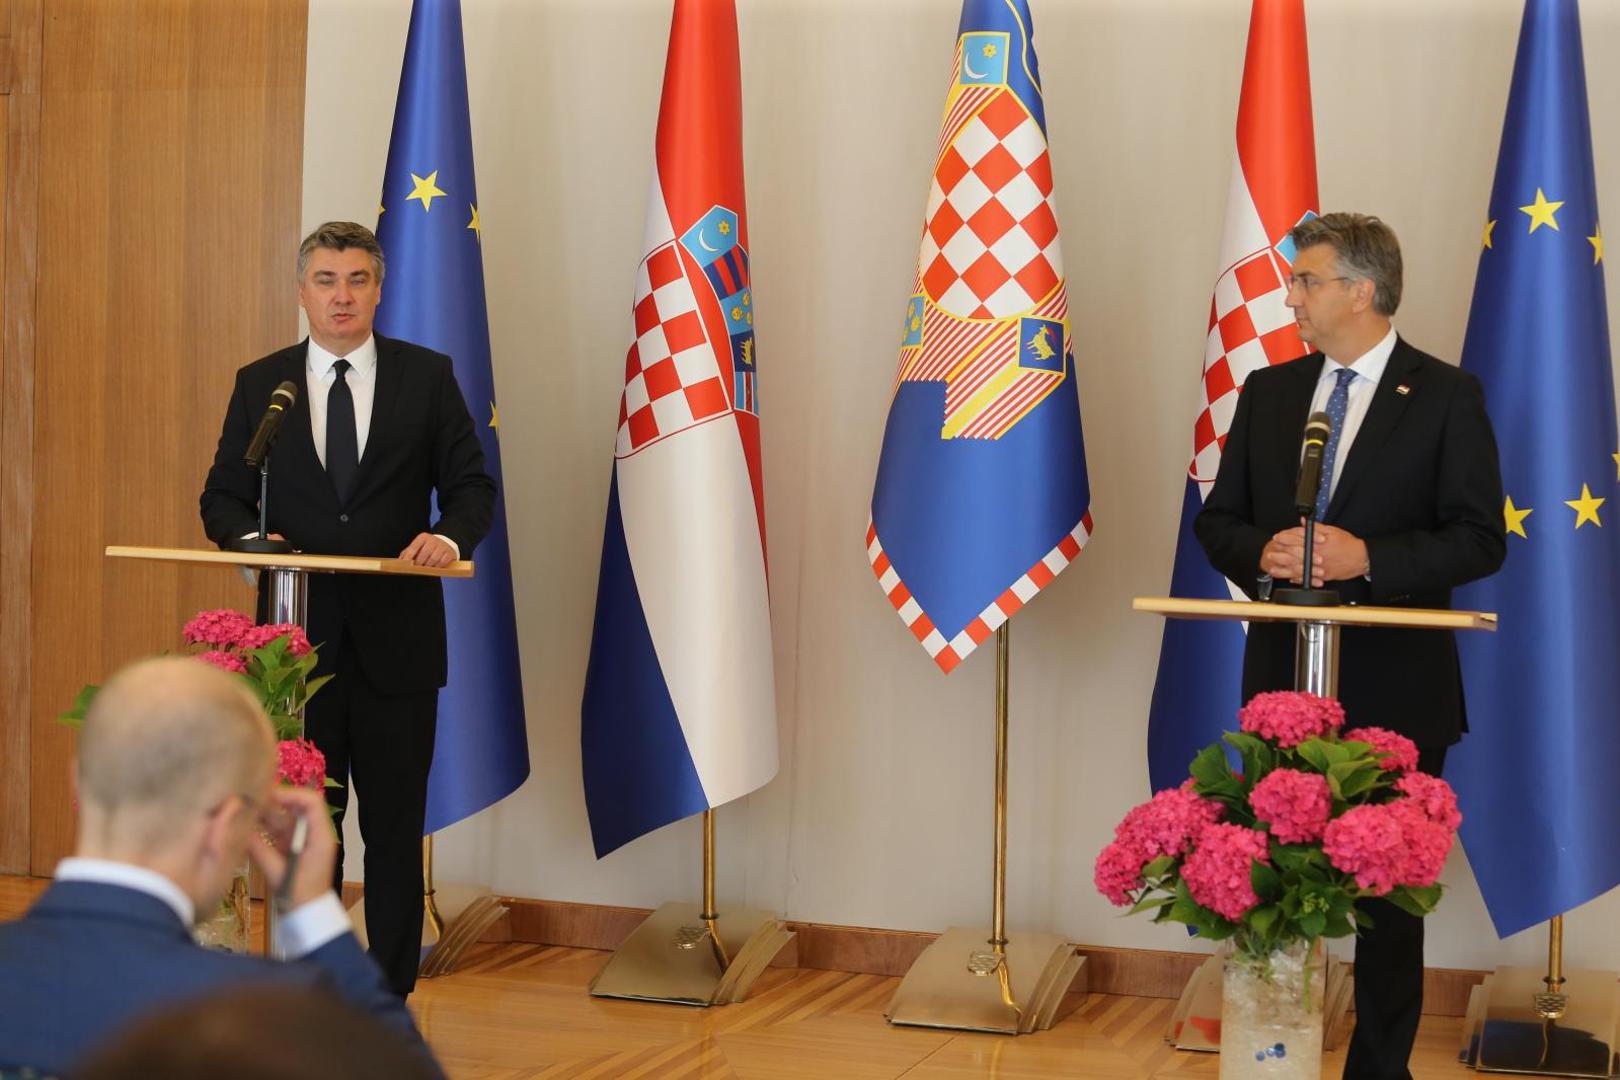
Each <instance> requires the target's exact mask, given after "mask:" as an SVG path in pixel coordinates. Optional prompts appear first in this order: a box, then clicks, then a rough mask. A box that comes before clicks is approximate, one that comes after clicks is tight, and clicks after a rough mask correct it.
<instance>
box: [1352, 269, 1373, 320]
mask: <svg viewBox="0 0 1620 1080" xmlns="http://www.w3.org/2000/svg"><path fill="white" fill-rule="evenodd" d="M1350 287H1351V289H1352V291H1353V293H1354V295H1355V299H1354V300H1353V301H1351V306H1352V307H1353V308H1354V310H1355V311H1356V313H1357V314H1360V313H1361V312H1363V311H1368V310H1370V309H1371V308H1372V306H1373V301H1374V300H1376V299H1377V298H1378V285H1377V284H1376V283H1375V282H1374V281H1373V280H1372V278H1362V279H1361V280H1360V281H1353V282H1351V283H1350Z"/></svg>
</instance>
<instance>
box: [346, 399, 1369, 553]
mask: <svg viewBox="0 0 1620 1080" xmlns="http://www.w3.org/2000/svg"><path fill="white" fill-rule="evenodd" d="M1355 377H1356V373H1355V372H1354V371H1351V370H1350V369H1349V368H1340V369H1339V382H1338V385H1336V386H1335V387H1334V388H1333V393H1331V394H1329V395H1328V404H1327V414H1328V419H1329V420H1331V421H1333V434H1331V435H1329V436H1328V442H1327V446H1325V447H1324V448H1323V449H1322V482H1321V483H1320V484H1318V485H1317V487H1316V520H1317V521H1321V520H1322V519H1323V518H1325V517H1327V508H1328V495H1329V494H1330V493H1331V492H1332V491H1333V463H1334V461H1335V460H1336V459H1337V458H1338V456H1339V436H1341V435H1343V434H1344V414H1345V411H1346V410H1347V409H1348V408H1349V406H1350V380H1352V379H1354V378H1355ZM329 445H330V444H329ZM331 452H332V451H331V450H330V449H328V450H327V453H328V454H330V453H331Z"/></svg>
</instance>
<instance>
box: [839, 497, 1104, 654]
mask: <svg viewBox="0 0 1620 1080" xmlns="http://www.w3.org/2000/svg"><path fill="white" fill-rule="evenodd" d="M1089 539H1091V512H1090V511H1089V510H1088V511H1086V514H1085V516H1084V517H1082V518H1081V519H1080V523H1079V524H1078V525H1076V526H1075V527H1074V529H1073V530H1072V531H1071V532H1070V533H1069V534H1068V535H1067V536H1065V537H1064V538H1063V539H1061V540H1059V541H1058V543H1057V546H1056V547H1054V548H1053V549H1052V550H1051V551H1049V552H1047V553H1046V555H1045V556H1043V557H1042V558H1041V561H1040V562H1038V563H1036V564H1035V565H1034V566H1032V567H1030V568H1029V569H1028V570H1027V571H1025V572H1024V573H1023V574H1022V575H1020V576H1019V578H1018V580H1017V581H1015V582H1013V583H1012V585H1010V586H1009V587H1008V588H1007V589H1006V590H1004V591H1003V592H1002V594H1001V595H1000V596H998V597H996V599H995V600H994V601H993V602H992V603H991V604H990V605H989V606H987V607H986V608H985V609H984V610H983V611H981V612H979V614H978V615H977V616H976V617H975V618H974V619H973V621H972V622H970V623H968V624H967V626H965V627H963V628H962V631H961V632H960V633H958V634H957V635H956V636H955V637H954V638H951V639H950V640H949V641H947V640H945V635H944V634H942V633H940V632H939V628H938V627H936V626H935V625H934V620H932V619H930V618H929V617H928V616H927V614H925V613H924V612H923V609H922V605H921V604H919V603H917V599H916V597H914V596H912V595H911V590H910V589H908V588H906V586H905V583H904V582H903V581H901V580H900V574H899V572H898V571H896V570H895V568H894V566H893V564H892V563H890V562H889V557H888V556H887V555H885V554H884V553H883V544H882V543H881V542H879V540H878V535H877V526H876V525H874V524H873V522H872V519H871V518H870V517H868V518H867V519H866V557H867V559H868V560H869V561H870V562H871V564H872V573H873V574H875V575H877V579H878V585H879V587H881V588H882V589H883V592H884V594H885V595H887V596H888V598H889V603H891V604H893V605H894V610H895V611H896V612H898V613H899V615H900V618H901V620H902V621H903V622H904V623H905V624H906V626H907V627H908V628H910V630H911V634H912V636H913V637H915V638H916V639H917V641H918V643H919V644H920V645H922V647H923V650H924V651H925V652H927V653H928V655H929V656H930V657H932V658H933V661H934V663H936V664H938V665H939V669H940V670H941V671H943V672H944V673H945V674H947V675H949V674H950V673H951V670H952V669H953V668H955V667H956V665H957V664H960V663H961V662H962V661H963V660H964V659H965V658H966V657H967V655H968V654H969V653H971V652H972V651H973V650H974V649H976V648H978V647H979V646H980V645H982V644H984V642H985V640H986V639H987V638H989V636H990V635H991V634H993V633H995V632H996V629H997V628H998V627H1000V626H1001V624H1002V623H1004V622H1006V621H1007V620H1008V619H1010V618H1012V617H1013V616H1014V615H1016V614H1018V611H1019V609H1021V608H1022V607H1023V606H1024V605H1025V604H1027V603H1029V601H1031V600H1033V599H1034V598H1035V594H1036V593H1038V592H1040V591H1041V590H1042V589H1044V588H1045V587H1046V585H1047V583H1048V582H1050V581H1051V580H1052V579H1053V578H1055V577H1057V576H1058V574H1060V573H1062V572H1063V569H1064V568H1065V567H1066V566H1068V565H1069V564H1070V563H1071V562H1073V561H1074V560H1075V559H1077V558H1079V557H1080V550H1081V549H1082V548H1084V547H1085V546H1086V541H1087V540H1089Z"/></svg>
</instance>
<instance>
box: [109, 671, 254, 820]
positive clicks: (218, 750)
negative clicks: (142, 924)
mask: <svg viewBox="0 0 1620 1080" xmlns="http://www.w3.org/2000/svg"><path fill="white" fill-rule="evenodd" d="M274 760H275V739H274V736H273V734H272V733H271V730H270V721H269V719H268V718H267V717H266V716H265V714H264V710H263V709H262V708H261V707H260V705H259V702H258V700H257V699H256V698H255V697H254V695H253V693H252V692H251V691H250V690H249V689H248V688H247V687H246V686H245V685H243V683H242V682H241V680H239V679H237V678H235V677H233V676H231V675H227V674H226V673H225V672H223V671H220V670H219V669H218V668H215V667H212V666H211V665H209V664H207V663H205V662H203V661H201V660H198V659H195V658H191V657H162V658H158V659H153V660H141V661H137V662H136V663H133V664H130V665H129V666H128V667H125V668H123V669H121V670H120V671H118V672H117V673H116V674H115V675H113V677H112V678H111V679H109V680H108V681H107V683H106V685H105V686H103V687H102V688H101V690H100V691H99V692H97V694H96V696H95V699H94V700H93V701H92V702H91V703H90V707H89V709H88V710H86V712H85V717H84V727H83V728H82V730H81V731H80V733H79V794H80V796H81V798H82V799H83V800H84V801H85V803H86V804H87V805H93V806H94V807H95V808H97V809H98V810H99V811H101V812H102V813H103V814H105V815H106V816H107V818H108V819H109V821H113V822H115V823H116V824H115V828H117V829H118V831H119V832H120V833H125V832H126V831H133V832H134V833H137V834H139V836H138V837H134V838H137V839H141V840H144V841H146V842H150V843H154V844H157V843H161V841H162V840H163V839H164V834H165V831H166V830H165V826H166V825H167V826H170V828H169V829H168V830H167V831H169V832H172V825H173V824H175V823H178V822H181V821H183V820H184V819H185V818H186V817H187V816H189V815H191V814H194V813H203V812H205V811H207V810H208V808H210V807H212V806H214V805H217V804H218V803H219V802H220V800H222V799H224V798H226V797H228V796H230V795H242V796H244V797H250V798H252V799H258V798H259V797H261V795H262V794H263V792H262V788H263V786H264V785H265V784H266V783H267V782H268V780H269V778H270V775H271V771H272V770H273V768H274V764H273V762H274Z"/></svg>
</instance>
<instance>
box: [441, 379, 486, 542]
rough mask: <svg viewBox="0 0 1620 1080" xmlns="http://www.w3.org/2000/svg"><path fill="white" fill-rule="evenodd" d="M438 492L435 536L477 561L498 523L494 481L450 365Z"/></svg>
mask: <svg viewBox="0 0 1620 1080" xmlns="http://www.w3.org/2000/svg"><path fill="white" fill-rule="evenodd" d="M433 487H434V490H435V491H436V492H437V493H438V497H439V520H438V521H437V522H436V523H435V524H434V526H433V528H432V530H431V531H432V532H434V533H440V534H442V535H444V536H448V537H449V538H450V539H452V540H454V541H455V542H456V546H457V547H458V548H460V549H461V557H462V558H463V559H470V558H472V555H473V549H474V548H476V547H477V546H478V544H479V543H480V542H481V541H482V540H483V539H484V537H485V536H487V535H489V529H490V524H491V523H492V522H493V521H494V518H495V481H494V479H493V478H492V477H491V476H490V475H489V473H487V472H485V471H484V448H483V445H482V444H481V443H480V442H479V441H478V433H477V431H476V429H475V428H474V427H473V419H472V416H471V414H470V413H468V411H467V402H466V400H465V399H464V398H463V397H462V396H461V387H460V386H458V385H457V384H456V376H455V371H454V369H453V368H451V366H450V365H449V363H446V364H445V365H444V367H443V375H442V381H441V383H440V386H439V393H438V418H437V426H436V428H435V430H434V437H433Z"/></svg>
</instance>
